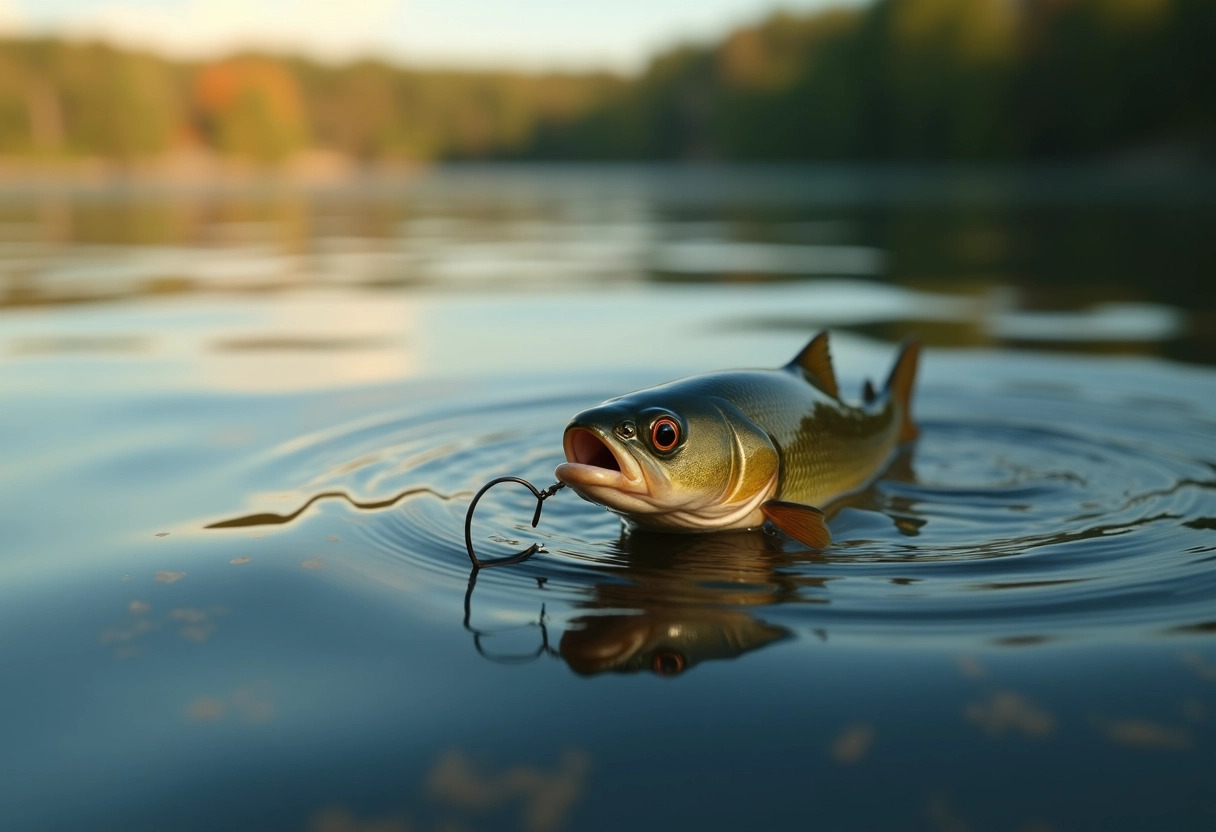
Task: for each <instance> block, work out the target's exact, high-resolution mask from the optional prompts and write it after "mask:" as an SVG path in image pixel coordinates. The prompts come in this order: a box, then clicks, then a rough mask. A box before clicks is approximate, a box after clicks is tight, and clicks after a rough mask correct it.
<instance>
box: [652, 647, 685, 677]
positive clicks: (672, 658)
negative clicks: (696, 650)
mask: <svg viewBox="0 0 1216 832" xmlns="http://www.w3.org/2000/svg"><path fill="white" fill-rule="evenodd" d="M651 667H652V668H653V669H654V672H655V673H657V674H658V675H660V676H678V675H680V674H681V673H683V672H684V657H683V656H681V655H680V654H679V653H668V652H664V653H655V654H654V661H653V662H651Z"/></svg>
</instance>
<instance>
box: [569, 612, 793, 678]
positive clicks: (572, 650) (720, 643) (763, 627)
mask: <svg viewBox="0 0 1216 832" xmlns="http://www.w3.org/2000/svg"><path fill="white" fill-rule="evenodd" d="M573 623H575V624H577V625H578V626H579V629H571V630H567V631H566V632H565V634H564V635H563V636H562V640H561V645H560V648H559V652H560V654H561V657H562V659H564V660H565V662H566V664H567V665H568V666H569V667H570V669H571V670H573V671H574V672H575V673H577V674H579V675H580V676H594V675H596V674H599V673H605V672H613V673H637V672H640V671H649V672H652V673H654V674H655V675H657V676H677V675H679V674H681V673H683V672H685V671H686V670H691V669H692V668H693V667H695V666H696V665H698V664H700V663H701V662H703V661H712V660H720V659H737V658H739V657H740V656H742V655H743V654H744V653H749V652H751V651H752V650H756V649H758V648H760V647H764V646H766V645H768V644H772V643H773V642H776V641H780V640H782V639H785V638H789V637H790V636H791V635H793V634H792V633H791V632H790V631H789V630H788V629H786V628H785V627H779V626H776V625H773V624H768V623H766V622H764V621H760V620H758V619H756V618H753V617H752V616H750V615H747V614H746V613H743V612H738V611H734V610H714V609H703V610H692V611H687V612H684V611H679V610H677V611H675V612H673V613H671V614H669V615H666V616H664V615H659V614H649V615H591V616H586V617H584V618H582V619H576V620H575V621H574V622H573Z"/></svg>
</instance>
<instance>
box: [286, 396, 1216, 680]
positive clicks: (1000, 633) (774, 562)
mask: <svg viewBox="0 0 1216 832" xmlns="http://www.w3.org/2000/svg"><path fill="white" fill-rule="evenodd" d="M624 389H626V387H625V386H623V384H622V382H621V381H620V380H619V379H617V378H615V377H614V378H602V379H594V378H593V379H586V378H583V379H580V380H579V382H578V383H577V384H572V385H569V386H568V387H567V388H566V389H565V391H563V392H560V393H558V394H556V395H548V396H541V397H537V396H530V397H527V398H523V397H519V396H518V395H513V394H512V392H511V391H510V389H509V388H496V389H495V390H491V391H489V392H483V393H481V394H480V395H479V397H477V398H476V399H473V398H470V397H469V396H461V397H459V399H458V400H459V401H460V402H461V403H462V405H461V407H459V408H453V407H451V406H450V405H445V403H444V402H443V401H434V400H428V399H426V398H420V399H416V401H419V402H423V403H422V404H419V405H417V406H415V407H413V408H410V409H408V410H406V411H403V412H398V413H395V414H389V415H386V416H384V417H382V418H379V419H371V420H369V421H366V422H363V423H360V424H357V425H348V426H339V427H337V428H335V429H334V430H332V431H330V432H328V433H327V434H325V435H324V436H317V437H308V438H305V439H302V440H298V441H296V442H294V443H291V444H290V445H288V446H285V447H284V448H280V449H279V450H278V451H277V452H276V453H275V454H272V455H271V456H270V457H268V458H267V459H266V460H263V464H265V465H267V466H270V467H272V468H274V469H275V471H276V473H277V474H278V475H280V476H291V475H299V476H303V475H305V474H306V472H311V473H310V474H309V475H308V476H307V478H306V479H304V480H303V482H304V483H305V485H304V487H303V488H302V489H301V492H300V493H301V494H302V495H305V496H306V495H308V494H313V495H316V494H322V493H324V494H342V495H345V496H346V497H347V498H348V500H349V502H343V503H342V505H343V506H344V508H343V509H342V510H343V511H344V512H345V515H344V516H345V517H346V522H349V523H350V525H351V527H352V530H351V532H350V534H349V538H351V539H354V540H356V541H357V542H358V543H357V545H358V552H357V557H356V561H357V563H356V567H357V568H359V569H360V570H361V571H363V572H364V573H366V574H367V575H370V576H374V577H375V578H376V579H377V580H386V581H400V582H402V583H412V584H415V585H418V584H422V585H425V586H427V587H430V588H433V589H435V590H436V592H434V593H432V594H431V595H430V596H428V597H431V598H433V599H434V600H435V603H438V604H441V605H448V604H451V603H452V600H451V599H452V597H453V596H454V595H455V594H458V593H460V592H463V591H464V590H465V589H466V588H467V587H468V586H469V584H468V581H469V578H470V574H469V562H468V559H467V557H466V555H465V551H464V545H463V539H462V530H463V522H464V513H465V509H466V507H467V505H468V502H469V499H470V498H471V496H472V493H473V492H474V491H475V490H476V489H477V488H479V487H480V486H481V485H482V484H483V483H484V482H486V481H488V480H490V479H492V478H494V477H498V476H502V475H506V474H513V475H518V476H522V477H526V478H529V479H531V480H532V481H533V482H534V483H535V484H536V485H537V487H540V488H543V487H545V486H546V485H548V484H550V483H551V482H552V471H553V468H554V466H555V465H556V464H557V463H558V462H560V461H561V459H562V455H561V442H560V436H561V430H562V427H563V426H564V424H565V421H566V419H567V418H568V417H569V416H570V414H572V413H574V412H576V411H578V410H580V409H582V408H584V407H586V406H587V405H588V404H591V403H595V402H597V401H600V400H602V399H604V398H607V397H609V396H611V395H615V394H618V393H620V392H622V390H624ZM1135 389H1138V385H1137V383H1136V380H1135V379H1134V378H1133V379H1129V380H1128V382H1127V388H1126V390H1128V391H1130V390H1135ZM918 395H919V398H918V404H917V407H918V412H919V414H920V421H921V426H922V437H921V439H920V440H919V441H918V442H917V443H916V445H915V446H914V447H912V448H911V449H909V450H908V451H907V452H906V453H904V454H903V455H901V456H900V457H899V458H897V459H896V460H895V461H894V462H893V463H892V464H891V466H890V468H889V469H888V471H887V472H886V473H885V475H884V476H883V477H882V478H881V479H879V481H877V482H876V483H874V484H873V486H872V487H871V488H869V489H868V490H867V491H865V492H864V493H861V494H856V495H852V496H850V497H848V498H847V499H844V500H842V501H840V502H839V503H838V504H837V505H835V506H833V507H831V509H830V511H829V516H830V517H831V520H830V526H831V529H832V533H833V536H834V539H835V543H834V544H833V546H832V547H831V548H830V549H829V550H827V551H825V552H822V553H818V552H808V551H805V550H803V549H801V548H800V547H799V546H798V545H797V544H795V543H793V542H791V541H789V540H787V539H785V538H783V537H780V536H777V535H773V534H766V533H741V534H728V535H721V534H719V535H691V536H674V535H654V534H638V533H633V534H630V533H626V532H623V531H622V527H621V524H620V522H619V521H618V519H617V518H616V517H615V516H613V515H611V514H608V513H607V512H605V511H604V510H603V509H601V508H599V507H598V506H595V505H592V504H590V503H586V502H583V501H581V500H579V499H578V498H577V497H576V496H575V495H574V494H572V493H570V492H568V491H567V492H559V493H558V494H557V495H556V496H555V497H554V498H553V499H551V500H549V501H548V502H547V503H546V507H545V511H544V514H543V516H542V519H541V523H540V525H539V527H538V528H537V529H532V528H531V527H530V526H529V521H530V519H531V517H532V512H533V510H534V508H535V500H534V498H533V497H532V496H531V495H530V494H528V493H527V492H526V491H525V490H524V489H522V488H515V487H513V486H504V487H502V489H501V490H500V491H499V490H496V491H495V492H493V496H492V497H487V498H486V500H485V501H483V504H482V507H481V508H480V509H479V513H478V517H477V523H476V524H475V538H476V540H477V541H478V546H479V548H480V547H484V550H483V551H484V554H485V555H487V556H493V555H495V554H505V553H508V552H511V551H515V550H518V549H522V548H525V547H526V546H528V545H529V544H530V543H532V542H539V543H542V544H543V545H544V546H545V550H546V551H545V552H544V553H542V554H538V555H537V556H535V557H533V558H532V559H531V560H529V561H527V562H526V563H524V564H521V565H518V566H512V567H504V568H502V569H498V570H492V574H493V577H489V575H490V574H491V573H486V577H485V578H483V581H482V582H483V586H487V585H489V586H492V587H493V588H492V589H488V590H485V589H483V590H479V594H478V595H477V601H476V604H477V605H478V612H477V614H478V615H479V616H481V617H487V616H488V617H490V618H498V619H500V620H522V619H524V618H526V617H527V616H528V615H531V614H534V612H535V610H536V609H538V608H539V607H540V606H541V605H542V604H545V605H547V606H546V615H547V616H548V618H549V620H550V621H557V622H564V623H565V624H566V625H570V624H571V623H572V622H573V624H574V629H575V630H579V631H580V632H582V631H584V630H586V629H587V621H588V620H590V619H589V616H598V617H600V620H601V621H606V620H607V619H608V618H613V617H619V616H620V615H624V614H627V615H633V616H641V619H637V620H643V619H647V618H656V619H661V620H663V621H665V622H669V621H671V620H674V621H676V622H677V623H678V624H679V625H680V626H683V627H688V626H692V625H697V626H702V627H706V626H708V627H711V628H712V627H714V626H719V625H718V624H715V623H714V622H717V621H720V620H721V617H722V616H723V615H724V612H723V611H724V610H726V611H730V613H729V614H730V615H732V616H736V615H737V616H742V617H743V618H745V619H747V618H748V617H750V616H752V615H753V614H758V613H756V611H757V610H760V609H761V608H763V620H764V621H765V622H768V623H769V625H771V626H780V627H783V628H788V630H789V631H794V632H804V633H810V632H814V633H832V634H833V635H834V636H835V637H844V638H860V639H863V640H864V639H874V638H881V639H889V638H893V637H898V638H902V639H909V638H912V639H922V640H923V639H932V640H940V639H943V638H945V639H952V640H954V641H958V642H963V643H966V642H968V641H977V640H978V641H981V642H986V643H1008V644H1018V643H1022V644H1026V643H1035V642H1037V641H1044V640H1058V639H1076V638H1091V639H1092V638H1112V637H1118V638H1126V637H1127V636H1128V635H1129V634H1132V635H1137V636H1158V635H1162V634H1168V633H1171V632H1185V631H1192V630H1194V629H1196V628H1200V629H1210V628H1212V627H1214V626H1216V462H1214V461H1216V429H1214V427H1213V421H1212V418H1211V415H1210V413H1207V412H1205V409H1204V408H1203V407H1202V406H1201V405H1200V404H1197V403H1196V401H1195V400H1190V401H1181V400H1180V401H1167V400H1156V399H1136V398H1135V397H1134V396H1132V395H1130V394H1129V393H1127V392H1124V393H1120V392H1118V391H1116V392H1115V393H1112V392H1111V391H1110V390H1109V389H1106V390H1098V391H1087V390H1085V389H1084V388H1083V387H1078V386H1075V385H1064V384H1060V385H1056V386H1054V387H1052V386H1048V385H1043V386H1038V387H1026V386H1017V385H1013V384H1002V385H995V386H992V385H989V387H987V388H980V387H979V385H976V386H974V387H971V388H947V387H943V386H933V385H932V384H928V385H926V386H925V387H924V388H923V389H922V390H921V391H920V392H919V394H918ZM453 400H456V399H453ZM426 401H432V402H433V403H432V404H426V403H425V402H426ZM512 489H514V490H512ZM386 498H388V503H389V504H387V505H380V506H379V507H374V508H366V506H367V504H368V503H373V502H374V501H375V500H376V499H379V500H380V501H381V503H384V502H385V501H386ZM359 504H362V505H363V506H364V508H363V509H361V508H359ZM665 626H667V625H665ZM720 626H726V625H724V624H723V625H720ZM731 626H735V625H733V624H732V625H731ZM669 629H670V627H669ZM1116 634H1117V636H1116ZM572 663H573V662H572Z"/></svg>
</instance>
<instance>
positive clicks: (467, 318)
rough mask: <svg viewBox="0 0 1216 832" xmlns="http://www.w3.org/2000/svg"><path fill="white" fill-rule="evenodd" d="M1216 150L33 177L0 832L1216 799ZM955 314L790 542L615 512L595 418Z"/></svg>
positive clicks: (830, 824) (1064, 818) (22, 306)
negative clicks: (575, 463) (634, 522)
mask: <svg viewBox="0 0 1216 832" xmlns="http://www.w3.org/2000/svg"><path fill="white" fill-rule="evenodd" d="M1212 228H1216V179H1214V178H1213V177H1212V176H1210V175H1196V174H1188V175H1186V176H1181V175H1173V174H1170V173H1168V172H1163V171H1156V172H1144V171H1134V170H1107V169H1104V170H1092V171H1077V170H1070V171H1012V172H1010V171H970V172H960V171H924V170H918V171H910V170H900V171H894V170H885V171H883V170H872V169H849V170H837V169H832V170H811V169H756V170H738V169H670V170H669V169H662V168H551V169H542V168H511V167H504V168H484V167H481V168H455V169H444V170H438V171H433V172H428V173H425V174H420V175H418V176H416V177H413V178H408V179H402V180H399V181H396V180H394V181H379V182H366V183H362V184H359V185H357V186H356V185H344V186H340V187H339V186H333V187H316V188H302V187H297V186H287V185H282V184H274V183H265V184H262V185H248V186H241V187H236V186H224V187H220V186H216V187H214V188H191V189H183V188H168V187H153V186H121V187H120V186H103V185H96V186H78V187H72V188H69V187H65V186H49V185H46V186H40V187H37V188H34V187H27V188H12V189H10V190H8V191H5V192H3V193H0V528H2V529H3V535H2V536H0V541H2V542H0V666H2V667H3V668H4V673H3V676H0V828H3V829H5V830H8V829H14V830H44V829H80V828H85V829H116V830H117V829H122V830H143V829H147V830H162V829H181V830H194V829H198V830H212V829H300V830H310V831H311V832H338V830H343V831H346V830H373V829H374V830H380V832H385V830H439V829H469V830H477V829H520V830H525V831H526V832H546V830H556V829H605V830H608V829H612V830H615V829H620V828H640V829H660V828H707V829H736V828H745V827H746V828H753V827H761V828H771V827H789V826H795V825H798V826H801V825H814V826H815V827H817V828H823V829H890V828H898V829H926V830H962V829H968V830H987V829H996V830H1025V831H1026V832H1029V830H1080V829H1104V830H1105V829H1143V828H1147V827H1151V828H1168V829H1184V830H1185V829H1196V830H1198V829H1210V828H1212V827H1213V825H1214V824H1216V640H1214V639H1216V369H1213V366H1212V365H1213V364H1214V363H1216V348H1214V345H1216V311H1214V310H1216V296H1214V295H1213V289H1212V286H1213V282H1212V274H1213V273H1214V272H1213V268H1214V267H1216V240H1214V238H1213V237H1212V235H1211V233H1210V229H1212ZM820 328H829V329H831V331H832V338H833V354H834V357H835V361H836V364H837V374H838V376H839V377H840V379H841V382H842V388H843V389H844V390H845V391H846V396H847V397H850V398H851V397H853V396H854V395H855V394H856V393H859V392H860V389H861V383H862V380H863V379H864V378H866V377H875V378H881V377H882V376H883V374H885V372H886V370H887V368H888V363H889V362H890V360H891V357H892V355H893V344H894V342H895V341H897V340H898V339H899V338H902V337H903V336H905V335H906V334H908V333H911V332H917V333H919V334H920V335H921V336H922V337H923V338H924V340H925V342H926V352H925V356H924V359H923V364H922V368H921V380H920V386H919V389H918V391H917V396H916V403H915V411H916V415H917V418H918V420H919V422H920V425H921V429H922V435H921V438H920V439H919V440H918V441H917V442H916V443H915V444H914V445H912V446H911V447H909V448H907V449H906V450H905V452H903V453H902V454H901V455H900V456H898V457H897V458H896V459H895V460H894V461H893V462H892V464H891V465H890V467H889V468H888V470H887V471H886V472H885V473H884V474H883V476H882V477H880V478H879V479H878V480H877V481H876V482H875V483H873V484H872V485H871V486H870V487H869V488H867V489H866V490H865V491H863V492H861V493H858V494H855V495H851V496H849V497H847V498H845V499H843V500H841V501H840V502H839V503H837V504H836V505H834V506H831V507H829V512H828V514H829V525H830V527H831V530H832V534H833V538H834V543H833V545H832V546H831V547H830V548H829V549H827V550H825V551H823V552H814V551H807V550H806V549H805V547H802V546H800V545H798V544H797V543H795V542H793V541H791V540H789V539H788V538H785V537H783V536H780V535H776V534H767V533H762V532H756V533H731V534H718V535H699V536H673V535H657V534H645V533H627V532H625V531H623V529H622V527H621V523H620V521H619V520H618V519H617V518H616V517H615V516H614V515H611V514H609V513H607V512H605V511H604V510H602V509H600V508H598V507H597V506H595V505H592V504H590V503H587V502H584V501H582V500H580V499H578V497H576V496H575V495H574V494H572V493H569V492H568V491H566V492H559V493H558V494H557V495H556V496H555V497H554V498H552V499H551V500H549V501H547V502H546V507H545V512H544V515H543V517H542V519H541V522H540V525H539V527H538V528H536V529H532V528H530V526H529V520H530V519H531V514H532V506H533V505H534V503H533V502H532V500H531V498H530V497H529V496H528V495H527V494H526V493H524V492H523V491H522V490H517V491H515V492H512V491H510V490H503V491H501V492H499V491H495V492H493V496H491V497H488V498H487V499H486V501H485V502H484V504H483V508H482V509H481V511H480V512H479V515H478V522H477V523H476V524H475V529H474V531H475V535H476V537H477V539H478V540H479V541H482V542H483V544H484V547H485V551H486V553H487V554H490V553H495V552H497V553H506V552H509V551H512V550H514V549H517V548H521V547H523V546H526V545H528V544H530V543H531V542H539V543H543V545H544V547H545V551H544V552H542V553H539V554H537V555H535V556H534V557H533V558H531V559H530V560H528V561H526V562H524V563H522V564H518V565H515V566H509V567H502V568H496V569H489V570H483V571H481V572H479V573H474V572H472V571H471V570H470V565H469V561H468V558H467V556H466V554H465V551H464V544H463V540H462V526H463V521H464V514H465V509H466V507H467V505H468V502H469V500H470V499H471V497H472V495H473V493H474V492H475V491H476V490H477V489H478V488H479V487H480V486H481V485H482V484H483V483H484V482H485V481H487V480H489V479H490V478H492V477H496V476H499V475H503V474H515V475H519V476H523V477H527V478H529V479H531V480H532V481H533V482H536V483H537V484H538V485H540V486H544V485H547V484H549V483H550V482H552V471H553V468H554V466H555V465H556V464H557V463H558V462H560V461H561V459H562V452H561V441H560V437H561V431H562V428H563V427H564V425H565V423H566V420H567V419H568V418H569V417H570V416H571V415H572V414H573V413H575V412H576V411H579V410H581V409H584V408H586V407H588V406H590V405H592V404H595V403H597V402H599V401H601V400H603V399H604V398H607V397H610V396H613V395H617V394H620V393H624V392H627V391H629V390H633V389H636V388H639V387H642V386H645V385H648V384H652V383H656V382H659V381H663V380H666V379H670V378H677V377H680V376H683V375H687V374H691V373H694V372H701V371H706V370H713V369H719V368H725V367H739V366H743V367H747V366H754V367H765V366H776V365H778V364H782V363H784V362H785V361H787V360H788V359H789V358H790V357H791V356H792V355H793V354H794V353H795V352H796V351H797V350H798V349H799V348H800V347H801V346H802V345H803V344H804V343H805V342H806V340H807V339H808V338H809V337H810V336H811V335H812V334H813V333H814V332H815V331H817V330H818V329H820Z"/></svg>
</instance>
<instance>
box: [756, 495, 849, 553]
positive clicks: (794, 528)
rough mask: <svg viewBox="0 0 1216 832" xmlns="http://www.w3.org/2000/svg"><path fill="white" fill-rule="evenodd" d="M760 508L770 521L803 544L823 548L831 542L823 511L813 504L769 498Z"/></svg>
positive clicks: (830, 534)
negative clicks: (806, 504)
mask: <svg viewBox="0 0 1216 832" xmlns="http://www.w3.org/2000/svg"><path fill="white" fill-rule="evenodd" d="M760 510H761V511H762V512H764V516H765V517H767V518H768V520H769V522H770V523H772V524H773V525H774V526H776V527H777V528H779V529H781V531H783V532H785V533H786V534H788V535H789V536H790V537H792V538H794V540H797V541H798V542H799V543H802V544H803V545H806V546H811V547H814V548H816V549H825V548H827V547H828V546H829V545H830V544H831V542H832V533H831V532H829V531H828V525H827V523H825V522H824V520H823V512H822V511H820V510H819V509H817V508H815V507H814V506H804V505H801V504H799V503H787V502H783V501H782V500H769V501H768V502H767V503H765V504H764V505H762V506H760Z"/></svg>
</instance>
